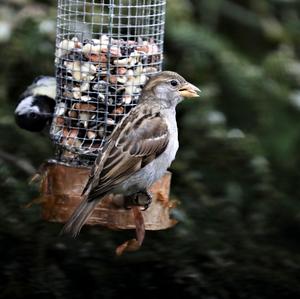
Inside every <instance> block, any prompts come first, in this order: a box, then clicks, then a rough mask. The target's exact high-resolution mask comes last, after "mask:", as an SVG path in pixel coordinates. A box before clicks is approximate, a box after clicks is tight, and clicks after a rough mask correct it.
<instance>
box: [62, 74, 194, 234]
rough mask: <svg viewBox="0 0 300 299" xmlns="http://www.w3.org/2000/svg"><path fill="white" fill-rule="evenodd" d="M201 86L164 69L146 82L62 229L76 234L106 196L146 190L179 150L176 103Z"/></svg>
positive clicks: (109, 140)
mask: <svg viewBox="0 0 300 299" xmlns="http://www.w3.org/2000/svg"><path fill="white" fill-rule="evenodd" d="M198 91H199V89H198V88H197V87H195V86H193V85H192V84H190V83H187V82H186V81H185V79H183V78H182V77H181V76H180V75H178V74H176V73H174V72H168V71H166V72H162V73H160V74H159V75H156V76H154V77H152V78H151V79H150V80H149V81H148V82H147V84H146V85H145V87H144V89H143V92H142V94H141V97H140V101H139V104H138V105H137V106H136V107H135V108H133V109H132V110H131V111H130V113H129V114H128V115H127V116H126V117H125V118H124V119H123V120H122V121H121V122H120V123H119V124H118V126H117V127H116V128H115V130H114V131H113V133H112V134H111V136H110V138H109V139H108V140H107V142H106V144H105V146H104V148H103V150H102V154H100V155H99V156H98V157H97V159H96V161H95V163H94V166H93V168H92V170H91V173H90V177H89V180H88V183H87V185H86V186H85V188H84V190H83V192H82V195H83V196H84V200H83V201H82V203H81V204H80V205H79V207H78V208H77V209H76V210H75V211H74V213H73V214H72V216H71V218H70V220H69V221H68V222H67V224H66V225H65V227H64V229H63V232H67V233H71V234H72V235H73V236H76V235H77V234H78V233H79V231H80V229H81V227H82V226H83V225H84V223H85V222H86V220H87V219H88V217H89V216H90V215H91V213H92V212H93V210H94V208H95V206H96V205H97V204H98V203H99V201H100V200H101V198H103V197H104V196H106V195H107V194H110V193H121V194H124V195H131V194H135V193H137V192H139V191H144V190H146V188H148V187H149V186H150V185H151V184H152V183H153V182H154V181H156V180H157V179H159V178H160V177H161V176H162V175H163V174H164V172H165V171H166V169H167V168H168V167H169V166H170V164H171V162H172V161H173V159H174V158H175V154H176V152H177V149H178V139H177V125H176V118H175V115H176V112H175V107H176V105H177V103H179V102H180V101H181V100H182V97H183V96H192V97H195V96H198V94H197V92H198Z"/></svg>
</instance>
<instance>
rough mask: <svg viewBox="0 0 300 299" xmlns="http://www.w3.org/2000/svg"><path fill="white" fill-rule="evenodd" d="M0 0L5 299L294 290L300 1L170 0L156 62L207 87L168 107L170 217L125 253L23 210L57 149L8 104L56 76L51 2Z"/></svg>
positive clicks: (96, 236)
mask: <svg viewBox="0 0 300 299" xmlns="http://www.w3.org/2000/svg"><path fill="white" fill-rule="evenodd" d="M1 3H2V4H1V5H0V9H1V10H0V21H1V23H0V66H1V67H0V69H1V73H0V101H1V102H0V105H1V106H0V134H1V135H0V136H1V139H0V185H1V200H0V242H1V248H0V297H1V298H16V299H18V298H25V296H27V298H32V299H33V298H115V297H124V298H152V299H153V298H159V297H162V296H163V293H164V292H166V294H167V295H164V297H168V298H174V299H175V298H207V299H217V298H228V299H229V298H230V299H233V298H281V299H283V298H300V284H299V283H300V253H299V252H300V250H299V249H300V241H299V240H300V239H299V235H300V198H299V195H300V191H299V184H300V170H299V169H300V156H299V146H300V134H299V132H300V60H299V50H300V1H297V0H289V1H287V0H248V1H246V0H245V1H242V0H239V1H238V0H235V1H233V0H231V1H229V0H211V1H205V0H203V1H199V0H190V1H189V0H181V1H180V0H169V1H168V16H167V23H166V43H165V58H166V60H165V61H166V62H165V69H170V70H175V71H178V72H179V73H180V74H182V75H183V76H184V77H186V78H187V79H188V80H189V81H191V82H193V83H194V84H196V85H198V86H199V87H200V88H201V89H202V90H203V92H202V94H201V98H200V100H194V101H186V102H184V103H183V104H181V106H180V107H178V122H179V129H180V143H181V147H180V150H179V152H178V156H177V160H176V162H175V163H174V164H173V165H172V172H173V174H174V175H173V185H172V196H173V197H174V198H177V199H179V200H180V201H181V205H180V206H179V208H178V209H177V211H176V213H175V214H176V215H175V216H176V218H177V219H179V220H180V223H179V224H178V225H177V226H176V227H175V228H173V229H170V230H167V231H161V232H148V233H147V235H146V240H145V242H144V245H143V247H142V249H141V250H140V251H139V252H137V253H130V254H126V255H124V256H123V257H121V258H116V257H115V256H114V249H115V247H116V245H118V244H120V243H122V242H123V241H124V240H126V239H127V238H130V237H132V234H133V233H132V232H112V231H108V230H102V229H100V228H84V229H83V231H82V233H81V235H80V236H79V238H78V239H76V240H72V239H70V238H67V237H59V236H58V232H59V231H60V229H61V225H59V224H53V223H45V222H43V221H42V220H41V219H40V214H39V212H40V210H39V207H37V206H35V207H33V208H31V209H25V208H24V205H25V204H26V203H27V202H28V201H30V200H31V199H32V198H35V197H37V196H38V190H37V187H35V186H29V185H28V178H29V174H30V172H31V171H32V170H33V168H36V167H38V165H39V164H40V163H42V161H44V160H45V159H47V158H49V157H51V155H52V154H53V148H52V146H51V144H50V142H49V139H48V136H46V135H41V134H40V135H39V134H31V133H28V132H26V131H22V130H20V129H18V128H17V127H16V125H15V124H14V117H13V111H14V108H15V105H16V103H17V100H18V96H19V94H20V93H21V92H22V91H23V90H24V89H25V87H26V86H27V85H28V84H29V83H30V82H31V81H32V79H33V78H34V77H35V76H37V75H40V74H48V75H51V74H53V73H54V69H53V60H54V40H55V14H56V10H55V6H56V1H54V0H52V1H50V0H49V1H33V0H32V1H29V0H9V1H8V0H4V1H2V2H1Z"/></svg>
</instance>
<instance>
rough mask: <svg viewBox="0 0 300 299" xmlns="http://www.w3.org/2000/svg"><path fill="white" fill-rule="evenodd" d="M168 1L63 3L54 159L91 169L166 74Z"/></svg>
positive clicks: (60, 6) (70, 0)
mask: <svg viewBox="0 0 300 299" xmlns="http://www.w3.org/2000/svg"><path fill="white" fill-rule="evenodd" d="M164 20H165V0H137V1H133V0H127V1H126V0H110V1H100V0H99V1H95V0H86V1H79V0H59V1H58V16H57V41H56V60H55V62H56V78H57V97H56V101H57V105H56V109H55V118H54V121H53V123H52V127H51V132H50V134H51V137H52V139H53V141H54V143H55V144H56V149H57V159H58V160H59V161H62V162H66V163H68V164H72V165H91V164H92V163H93V161H94V160H95V157H96V156H97V154H98V153H99V150H100V149H101V147H102V145H103V143H104V141H105V138H106V137H107V136H109V135H110V133H111V132H112V131H113V129H114V127H115V126H116V124H117V123H118V122H119V121H120V120H121V119H122V118H123V116H124V115H126V114H127V113H128V112H129V111H130V109H131V108H132V107H134V106H135V105H136V104H137V101H138V98H139V95H140V92H141V88H142V87H143V85H144V84H145V82H146V80H147V76H148V75H151V74H154V73H157V72H159V71H161V68H162V59H163V56H162V52H163V35H164Z"/></svg>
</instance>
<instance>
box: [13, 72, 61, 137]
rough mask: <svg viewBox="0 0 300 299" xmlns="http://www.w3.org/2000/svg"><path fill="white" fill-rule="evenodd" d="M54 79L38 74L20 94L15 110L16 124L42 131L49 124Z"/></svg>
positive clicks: (54, 84)
mask: <svg viewBox="0 0 300 299" xmlns="http://www.w3.org/2000/svg"><path fill="white" fill-rule="evenodd" d="M55 95H56V79H55V78H54V77H48V76H40V77H37V78H36V79H35V80H34V81H33V83H32V84H31V85H30V86H29V87H27V89H26V91H25V92H24V93H23V94H22V95H21V96H20V102H19V103H18V105H17V107H16V110H15V120H16V123H17V125H18V126H19V127H20V128H22V129H25V130H28V131H32V132H40V131H42V130H43V129H44V128H45V127H46V126H47V125H48V124H50V122H51V120H52V118H53V113H54V107H55Z"/></svg>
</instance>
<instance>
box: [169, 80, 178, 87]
mask: <svg viewBox="0 0 300 299" xmlns="http://www.w3.org/2000/svg"><path fill="white" fill-rule="evenodd" d="M170 84H171V85H172V86H174V87H175V86H177V85H178V81H177V80H171V81H170Z"/></svg>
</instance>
